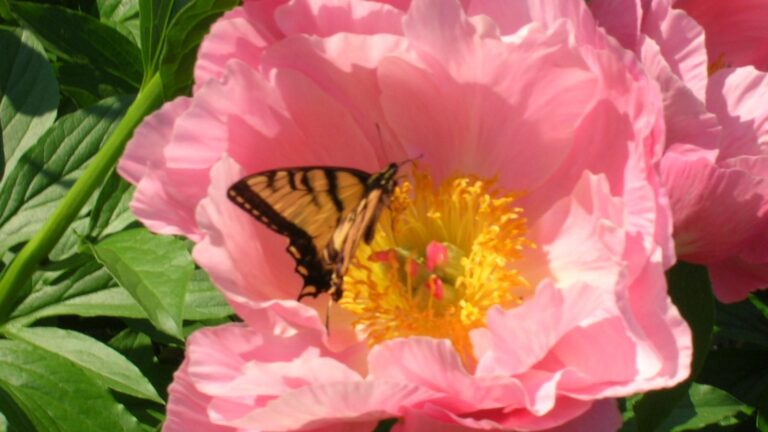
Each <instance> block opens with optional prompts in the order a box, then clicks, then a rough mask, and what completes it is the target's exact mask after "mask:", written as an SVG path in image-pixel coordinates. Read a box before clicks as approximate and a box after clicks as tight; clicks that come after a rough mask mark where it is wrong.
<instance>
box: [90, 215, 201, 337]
mask: <svg viewBox="0 0 768 432" xmlns="http://www.w3.org/2000/svg"><path fill="white" fill-rule="evenodd" d="M92 248H93V252H94V255H95V256H96V259H97V260H99V262H101V263H102V264H103V265H104V267H106V269H107V271H109V273H110V274H111V275H112V276H113V277H114V278H115V280H117V282H118V283H119V284H120V286H122V287H123V288H125V289H126V290H128V292H130V293H131V295H132V296H133V298H134V299H136V301H137V302H138V303H139V304H140V305H141V306H142V308H144V311H146V313H147V316H148V317H149V319H150V321H152V323H153V324H154V325H155V326H156V327H157V328H158V329H160V330H161V331H163V332H165V333H166V334H168V335H171V336H174V337H177V338H179V339H182V331H181V320H182V313H183V309H184V296H185V293H186V289H187V284H188V283H189V280H190V278H191V277H192V272H193V271H194V264H193V263H192V257H191V256H190V255H189V252H187V249H186V246H185V245H184V242H182V241H181V240H178V239H176V238H173V237H169V236H155V235H152V234H150V233H149V231H147V230H146V229H143V228H142V229H132V230H128V231H123V232H121V233H118V234H115V235H113V236H110V237H107V238H106V239H105V240H102V241H101V242H99V243H97V244H95V245H93V247H92Z"/></svg>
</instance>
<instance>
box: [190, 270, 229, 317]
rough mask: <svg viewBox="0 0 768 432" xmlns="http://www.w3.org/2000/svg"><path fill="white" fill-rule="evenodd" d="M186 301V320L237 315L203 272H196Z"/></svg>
mask: <svg viewBox="0 0 768 432" xmlns="http://www.w3.org/2000/svg"><path fill="white" fill-rule="evenodd" d="M184 300H185V301H184V319H185V320H210V319H218V318H225V317H228V316H231V315H234V314H235V312H234V311H233V310H232V308H231V307H230V306H229V303H227V301H226V300H225V299H224V295H222V293H221V291H219V290H218V289H217V288H216V287H215V286H214V285H213V283H212V282H211V279H210V278H209V277H208V274H207V273H206V272H205V271H203V270H199V269H198V270H195V272H194V274H193V275H192V279H191V280H190V281H189V285H188V286H187V296H186V298H185V299H184Z"/></svg>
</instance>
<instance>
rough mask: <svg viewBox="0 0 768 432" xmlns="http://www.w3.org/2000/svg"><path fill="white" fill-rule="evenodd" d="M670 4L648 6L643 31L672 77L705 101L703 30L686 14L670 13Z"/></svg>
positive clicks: (659, 0) (661, 0)
mask: <svg viewBox="0 0 768 432" xmlns="http://www.w3.org/2000/svg"><path fill="white" fill-rule="evenodd" d="M669 2H670V0H652V1H651V2H650V4H649V5H648V6H647V7H646V10H645V17H644V20H643V27H642V31H643V33H645V34H646V35H648V36H649V37H650V38H651V39H653V40H654V41H655V42H656V44H658V46H659V48H660V50H661V54H662V55H663V56H664V59H665V60H666V61H667V64H668V65H669V68H670V69H671V70H672V71H673V72H674V73H675V75H677V76H678V77H679V78H680V79H681V80H682V81H683V82H685V85H686V87H688V88H689V89H690V90H691V91H692V92H693V94H694V95H695V96H696V97H697V98H698V99H699V100H704V97H705V93H706V89H707V77H708V72H707V66H708V63H707V50H706V48H705V46H704V29H702V28H701V26H700V25H698V24H697V23H696V21H694V20H693V19H692V18H691V17H690V16H688V15H687V14H686V13H684V12H682V11H679V10H673V9H670V5H669Z"/></svg>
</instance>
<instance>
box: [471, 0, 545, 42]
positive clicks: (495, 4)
mask: <svg viewBox="0 0 768 432" xmlns="http://www.w3.org/2000/svg"><path fill="white" fill-rule="evenodd" d="M466 12H467V15H469V16H476V15H486V16H488V17H492V19H493V21H494V23H496V25H497V26H498V28H499V31H500V32H501V34H502V35H511V34H513V33H515V32H517V31H518V30H520V28H522V27H523V26H524V25H526V24H529V23H530V22H531V16H530V14H529V13H528V4H526V2H523V1H512V2H510V1H506V0H472V1H471V2H469V5H468V6H467V7H466Z"/></svg>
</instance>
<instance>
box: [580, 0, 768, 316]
mask: <svg viewBox="0 0 768 432" xmlns="http://www.w3.org/2000/svg"><path fill="white" fill-rule="evenodd" d="M627 4H633V5H634V7H631V8H629V10H634V11H635V13H633V14H625V13H624V10H625V9H626V6H627ZM715 4H717V5H719V6H718V7H714V5H715ZM623 6H624V8H623V9H621V11H620V10H619V8H618V7H617V6H616V4H615V2H608V1H604V0H596V1H594V2H592V3H591V7H592V11H593V13H594V14H595V16H596V17H597V19H598V20H599V22H600V23H601V25H603V27H604V28H605V29H606V30H608V31H609V32H610V33H611V34H612V35H613V36H614V37H616V38H617V40H620V41H621V43H622V44H623V45H624V46H625V47H627V48H628V49H631V50H633V51H635V52H636V54H637V56H638V57H639V58H640V59H641V61H642V63H643V65H644V67H645V71H646V73H648V75H649V76H650V77H651V78H653V79H655V80H656V82H657V83H658V84H659V87H660V88H661V91H662V93H663V94H664V98H663V100H664V117H665V123H666V148H665V151H664V156H663V158H662V162H661V173H662V178H663V181H664V184H665V185H666V187H667V190H668V193H669V199H670V204H671V206H672V213H673V216H674V233H675V235H674V237H675V244H676V250H677V255H678V257H679V258H680V259H683V260H686V261H690V262H693V263H698V264H703V265H706V266H708V268H709V273H710V277H711V279H712V285H713V289H714V292H715V294H716V295H717V297H718V298H719V299H720V300H721V301H724V302H734V301H739V300H743V299H744V298H746V296H747V295H748V294H749V293H750V292H751V291H754V290H756V289H762V288H766V287H768V249H766V248H765V246H764V245H765V244H766V243H765V240H766V227H768V214H767V213H766V212H767V210H768V155H767V154H766V151H765V143H766V141H767V140H768V122H767V121H766V116H768V106H767V105H766V104H765V103H764V101H765V100H767V99H768V77H766V74H765V73H764V72H760V71H758V70H756V69H754V68H753V67H752V66H744V67H740V68H732V67H729V65H744V64H747V63H746V60H745V59H747V58H748V56H747V55H746V52H745V51H744V50H741V51H739V50H737V46H739V47H741V46H743V47H748V46H750V39H748V36H749V35H752V36H756V35H757V34H758V33H759V32H752V31H751V30H749V29H750V28H756V27H755V26H758V24H757V21H758V20H759V17H761V16H765V15H766V13H768V4H764V3H762V2H761V3H760V4H759V5H758V3H757V2H750V1H735V2H710V1H706V0H704V1H696V2H687V1H678V2H677V3H676V6H681V7H684V8H685V10H677V9H671V7H670V3H669V1H668V0H653V1H651V2H640V1H639V0H638V1H635V0H632V1H627V2H626V4H625V5H623ZM747 8H749V9H751V11H752V12H748V11H747V10H746V9H747ZM737 10H738V11H739V13H738V14H736V13H735V11H737ZM686 11H690V13H692V14H693V18H696V20H702V23H703V25H704V26H705V28H702V27H701V26H700V25H699V24H697V22H696V20H694V19H693V18H692V17H691V16H689V15H688V14H687V12H686ZM731 12H734V13H731ZM715 16H717V17H718V18H717V20H713V19H710V18H712V17H715ZM707 17H710V18H707ZM753 19H754V22H753V21H752V20H753ZM731 20H741V21H740V23H739V24H736V23H735V22H732V21H731ZM742 21H743V22H742ZM763 21H764V20H763ZM763 21H760V22H761V23H762V24H760V25H762V27H760V28H761V29H762V28H766V29H768V27H766V26H765V25H763V24H764V23H763ZM708 23H709V24H708ZM750 23H752V24H750ZM710 24H711V25H710ZM726 27H727V30H726ZM705 29H706V37H705ZM723 33H726V34H723ZM766 35H768V33H765V32H763V41H764V40H765V37H766ZM734 38H741V41H742V42H740V43H735V42H736V39H734ZM705 40H706V45H707V46H705ZM713 41H714V42H713ZM726 41H729V42H726ZM752 45H753V46H754V44H752ZM763 45H764V44H763ZM713 47H715V48H713ZM762 48H765V47H764V46H763V47H762ZM762 48H761V49H762ZM739 49H740V48H739ZM763 51H765V50H764V49H763ZM751 52H752V53H753V54H757V53H758V52H759V49H753V50H751ZM766 59H768V57H766ZM753 60H754V61H755V64H759V63H760V62H759V61H758V60H757V57H755V58H754V59H753Z"/></svg>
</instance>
